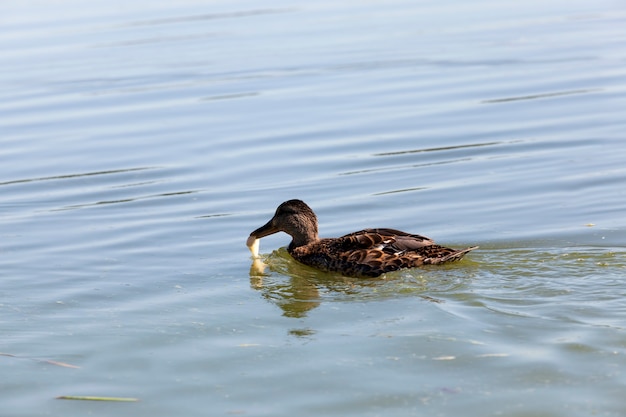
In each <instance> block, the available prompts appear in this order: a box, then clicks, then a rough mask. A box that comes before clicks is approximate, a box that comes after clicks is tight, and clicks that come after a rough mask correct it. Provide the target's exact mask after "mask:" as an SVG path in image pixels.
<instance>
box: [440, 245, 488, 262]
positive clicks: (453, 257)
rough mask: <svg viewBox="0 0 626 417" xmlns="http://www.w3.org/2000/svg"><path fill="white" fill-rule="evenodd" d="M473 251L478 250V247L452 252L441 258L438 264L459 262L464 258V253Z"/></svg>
mask: <svg viewBox="0 0 626 417" xmlns="http://www.w3.org/2000/svg"><path fill="white" fill-rule="evenodd" d="M474 249H478V246H472V247H469V248H465V249H461V250H457V251H454V252H452V253H451V254H449V255H446V256H444V257H443V258H441V259H440V261H439V262H454V261H460V260H461V259H462V258H463V257H464V256H465V254H466V253H468V252H471V251H473V250H474Z"/></svg>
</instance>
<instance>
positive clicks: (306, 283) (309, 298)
mask: <svg viewBox="0 0 626 417" xmlns="http://www.w3.org/2000/svg"><path fill="white" fill-rule="evenodd" d="M279 256H280V255H279ZM276 258H278V257H276ZM276 258H273V259H276ZM277 263H278V264H280V266H281V267H286V268H287V269H288V270H287V271H284V270H283V268H281V267H279V268H278V269H279V271H276V272H280V275H278V276H276V275H274V274H272V273H271V272H272V271H273V270H274V269H275V268H273V267H270V266H269V265H268V264H266V263H264V262H263V260H261V259H258V258H257V259H254V261H253V262H252V265H251V266H250V286H251V287H252V288H253V289H255V290H258V291H260V292H261V295H262V296H263V298H265V299H266V300H268V301H270V302H272V303H273V304H276V305H278V306H279V307H280V308H281V309H282V310H283V315H284V316H286V317H293V318H300V317H305V316H306V314H307V312H309V311H310V310H312V309H314V308H316V307H317V306H319V305H320V303H321V300H320V293H319V290H318V289H317V286H316V285H315V284H313V283H312V282H311V281H310V278H309V277H307V276H306V275H302V274H301V271H300V270H299V269H300V268H301V266H300V265H294V266H290V265H289V263H283V262H280V259H278V260H277ZM291 263H292V264H295V262H293V261H292V262H291ZM273 264H274V263H273ZM268 269H269V272H266V271H267V270H268ZM282 274H285V275H288V276H289V278H288V280H285V277H284V276H283V275H282Z"/></svg>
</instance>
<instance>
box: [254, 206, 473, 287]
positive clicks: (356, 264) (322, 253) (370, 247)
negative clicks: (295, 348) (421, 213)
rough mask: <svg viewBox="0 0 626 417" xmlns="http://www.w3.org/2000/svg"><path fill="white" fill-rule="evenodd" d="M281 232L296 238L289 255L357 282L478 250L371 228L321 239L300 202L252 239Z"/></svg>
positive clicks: (276, 216)
mask: <svg viewBox="0 0 626 417" xmlns="http://www.w3.org/2000/svg"><path fill="white" fill-rule="evenodd" d="M281 231H282V232H285V233H287V234H289V235H291V237H292V241H291V243H290V244H289V246H288V248H287V251H288V252H289V253H290V254H291V256H293V258H294V259H296V260H297V261H299V262H302V263H303V264H305V265H309V266H312V267H314V268H317V269H321V270H323V271H334V272H339V273H341V274H343V275H348V276H356V277H377V276H379V275H381V274H384V273H385V272H391V271H396V270H398V269H402V268H414V267H417V266H421V265H434V264H440V263H443V262H450V261H458V260H459V259H461V258H462V257H463V256H464V255H465V254H466V253H467V252H469V251H471V250H474V249H476V248H477V247H478V246H474V247H470V248H466V249H461V250H456V249H450V248H446V247H444V246H440V245H436V244H435V242H434V241H433V240H431V239H429V238H427V237H424V236H420V235H413V234H409V233H405V232H401V231H399V230H394V229H365V230H361V231H359V232H354V233H350V234H348V235H345V236H342V237H338V238H326V239H320V238H319V237H318V235H317V217H316V216H315V213H314V212H313V210H311V208H310V207H309V206H308V205H306V204H305V203H304V202H302V201H300V200H289V201H285V202H284V203H282V204H281V205H280V206H278V208H277V209H276V213H275V214H274V217H272V219H271V220H270V221H269V222H267V223H266V224H265V225H263V226H261V227H259V228H258V229H257V230H255V231H254V232H252V233H251V234H250V236H251V237H252V236H254V237H255V238H257V239H260V238H262V237H264V236H268V235H271V234H273V233H276V232H281Z"/></svg>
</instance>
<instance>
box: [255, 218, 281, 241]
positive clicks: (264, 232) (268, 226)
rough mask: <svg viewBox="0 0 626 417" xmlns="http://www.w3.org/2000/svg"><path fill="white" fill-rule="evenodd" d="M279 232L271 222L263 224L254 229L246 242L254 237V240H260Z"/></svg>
mask: <svg viewBox="0 0 626 417" xmlns="http://www.w3.org/2000/svg"><path fill="white" fill-rule="evenodd" d="M278 232H280V230H278V228H276V227H274V226H273V225H272V221H271V220H270V221H269V222H267V223H265V224H264V225H263V226H261V227H259V228H258V229H256V230H255V231H254V232H252V233H250V237H249V238H248V241H250V239H251V238H252V237H253V236H254V238H255V239H261V238H262V237H265V236H269V235H273V234H274V233H278Z"/></svg>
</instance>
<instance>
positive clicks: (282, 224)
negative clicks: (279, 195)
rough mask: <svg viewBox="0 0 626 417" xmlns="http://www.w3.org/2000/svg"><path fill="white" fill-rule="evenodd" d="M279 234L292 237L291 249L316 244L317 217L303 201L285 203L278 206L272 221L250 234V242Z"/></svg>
mask: <svg viewBox="0 0 626 417" xmlns="http://www.w3.org/2000/svg"><path fill="white" fill-rule="evenodd" d="M277 232H285V233H287V234H288V235H290V236H291V237H292V241H291V244H290V245H289V247H290V248H295V247H298V246H303V245H306V244H308V243H311V242H314V241H316V240H317V239H318V236H317V216H316V215H315V213H313V210H311V207H309V206H308V205H306V203H304V202H303V201H301V200H289V201H285V202H284V203H282V204H281V205H280V206H278V208H277V209H276V213H274V217H272V219H271V220H270V221H268V222H267V223H265V224H264V225H263V226H261V227H259V228H258V229H256V230H255V231H254V232H252V233H250V237H249V238H248V242H251V241H253V240H255V239H260V238H262V237H265V236H269V235H271V234H274V233H277ZM248 246H249V245H248Z"/></svg>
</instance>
